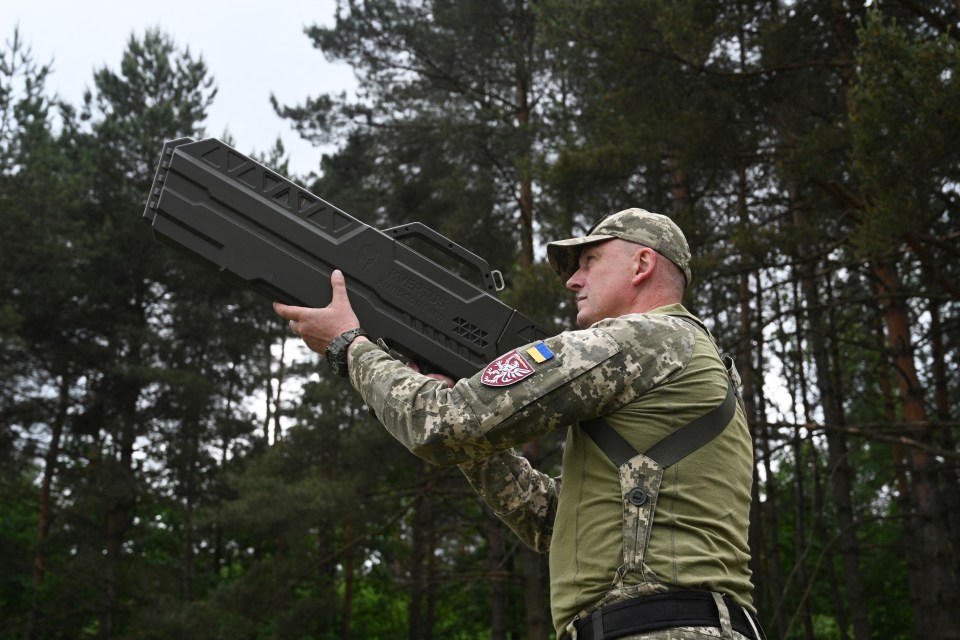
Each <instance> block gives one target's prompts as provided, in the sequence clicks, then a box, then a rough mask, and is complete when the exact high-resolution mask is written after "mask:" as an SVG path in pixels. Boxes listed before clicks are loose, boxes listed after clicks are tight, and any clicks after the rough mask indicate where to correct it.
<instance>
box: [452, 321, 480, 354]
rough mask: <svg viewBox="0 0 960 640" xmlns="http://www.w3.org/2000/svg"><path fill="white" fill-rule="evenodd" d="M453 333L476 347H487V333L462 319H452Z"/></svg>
mask: <svg viewBox="0 0 960 640" xmlns="http://www.w3.org/2000/svg"><path fill="white" fill-rule="evenodd" d="M453 332H454V333H455V334H457V335H458V336H460V337H462V338H466V339H467V340H469V341H470V342H472V343H473V344H475V345H477V346H478V347H486V346H487V332H486V331H484V330H483V329H481V328H480V327H478V326H476V325H474V324H473V323H471V322H468V321H467V320H465V319H463V318H454V319H453Z"/></svg>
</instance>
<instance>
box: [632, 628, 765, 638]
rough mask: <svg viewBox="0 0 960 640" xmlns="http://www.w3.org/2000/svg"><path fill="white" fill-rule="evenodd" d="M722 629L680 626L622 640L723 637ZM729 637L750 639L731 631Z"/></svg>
mask: <svg viewBox="0 0 960 640" xmlns="http://www.w3.org/2000/svg"><path fill="white" fill-rule="evenodd" d="M722 637H723V636H721V635H720V629H718V628H716V627H679V628H677V629H661V630H660V631H652V632H650V633H644V634H643V635H639V636H625V637H624V638H623V639H622V640H702V639H703V638H722ZM727 637H728V638H733V639H734V640H748V639H747V637H746V636H744V635H741V634H739V633H737V632H736V631H731V632H730V635H729V636H727Z"/></svg>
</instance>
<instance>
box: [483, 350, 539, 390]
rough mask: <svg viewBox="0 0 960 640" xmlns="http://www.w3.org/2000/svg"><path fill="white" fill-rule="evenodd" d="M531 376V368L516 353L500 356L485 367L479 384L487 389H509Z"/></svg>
mask: <svg viewBox="0 0 960 640" xmlns="http://www.w3.org/2000/svg"><path fill="white" fill-rule="evenodd" d="M532 375H533V367H531V366H530V365H529V364H527V361H526V360H524V359H523V356H521V355H520V354H519V353H517V352H516V351H511V352H510V353H508V354H506V355H503V356H500V357H499V358H497V359H496V360H494V361H493V362H491V363H490V364H488V365H487V368H486V369H484V370H483V374H482V375H481V376H480V382H482V383H483V384H485V385H486V386H488V387H509V386H510V385H512V384H514V383H516V382H520V381H521V380H523V379H524V378H527V377H529V376H532Z"/></svg>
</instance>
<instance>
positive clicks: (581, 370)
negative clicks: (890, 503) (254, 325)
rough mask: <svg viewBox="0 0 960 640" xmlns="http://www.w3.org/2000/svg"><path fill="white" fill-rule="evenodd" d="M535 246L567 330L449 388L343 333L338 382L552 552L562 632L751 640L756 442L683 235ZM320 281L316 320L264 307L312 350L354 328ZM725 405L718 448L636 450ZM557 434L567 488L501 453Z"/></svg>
mask: <svg viewBox="0 0 960 640" xmlns="http://www.w3.org/2000/svg"><path fill="white" fill-rule="evenodd" d="M547 251H548V254H547V255H548V259H549V261H550V266H551V267H552V268H553V270H554V271H555V272H556V273H557V274H558V275H560V276H561V277H562V278H565V279H566V285H567V288H568V289H570V290H572V291H573V292H574V293H575V295H576V300H577V324H578V325H579V326H580V330H579V331H568V332H564V333H562V334H560V335H558V336H555V337H553V338H550V339H547V340H544V341H542V342H540V343H537V344H534V345H530V346H529V348H528V347H524V348H521V349H517V350H516V351H513V352H511V353H509V354H505V355H504V356H502V357H500V358H498V359H497V360H495V361H494V362H492V363H490V365H489V366H487V367H486V369H484V371H482V372H480V373H477V374H476V375H475V376H473V377H471V378H468V379H464V380H460V381H457V382H456V383H454V381H452V380H449V379H447V380H443V379H436V378H438V377H437V376H434V377H428V376H423V375H420V374H419V373H417V372H415V371H413V370H411V369H410V368H409V367H407V366H406V365H404V364H403V363H401V362H399V361H397V360H395V359H394V358H392V357H391V356H390V355H389V354H388V353H387V352H386V351H384V350H383V349H381V348H380V347H379V346H377V345H376V344H374V343H372V342H370V341H369V340H367V339H366V338H365V337H363V336H360V337H357V338H355V339H352V338H353V336H354V335H355V334H354V333H350V334H348V339H352V342H351V343H350V344H349V348H348V352H347V363H348V370H349V376H350V381H351V383H352V384H353V385H354V387H356V389H357V390H358V391H359V392H360V394H361V395H362V396H363V398H364V400H365V401H366V402H367V403H368V404H369V405H370V406H371V407H372V408H373V410H374V411H375V413H376V415H377V417H378V418H379V419H380V421H381V422H382V423H383V425H384V426H385V427H386V428H387V429H388V430H389V431H390V433H391V434H392V435H393V436H394V437H396V438H397V439H398V440H399V441H400V442H401V443H403V445H404V446H406V447H407V448H408V449H409V450H410V451H412V452H413V453H415V454H416V455H418V456H420V457H422V458H424V459H426V460H428V461H430V462H433V463H436V464H458V465H459V466H460V468H461V470H462V471H463V473H464V474H465V475H466V477H467V479H468V480H469V481H470V483H471V484H472V485H473V487H474V489H475V490H476V491H477V493H478V494H479V495H480V496H481V497H482V498H483V499H484V500H485V501H486V502H487V503H488V504H489V505H490V506H491V507H492V508H493V509H494V510H495V511H496V512H497V514H498V515H499V516H500V518H501V519H502V520H503V521H504V522H506V523H507V524H508V525H509V526H510V527H511V529H513V531H514V532H516V534H517V535H518V536H519V537H520V538H521V539H522V540H523V541H524V542H526V543H527V544H528V545H529V546H531V547H532V548H534V549H536V550H538V551H541V552H544V553H546V552H549V554H550V582H551V592H550V593H551V609H552V613H553V621H554V626H555V628H556V630H557V635H558V637H572V638H623V637H627V638H657V639H674V638H676V639H681V638H684V639H685V638H708V637H713V638H737V639H742V638H761V637H762V631H761V630H760V629H759V625H757V624H756V620H755V618H754V613H755V612H754V609H753V605H752V600H751V590H752V585H751V582H750V571H749V569H748V562H749V558H750V555H749V548H748V545H747V527H748V517H749V508H750V487H751V481H752V470H753V464H752V456H753V451H752V444H751V438H750V435H749V432H748V429H747V425H746V420H745V418H744V414H743V410H742V407H741V406H740V403H739V401H736V402H732V403H731V402H729V400H730V399H731V398H732V397H733V396H732V389H733V386H732V385H735V384H736V383H737V382H738V380H737V378H736V373H735V371H732V372H728V369H727V368H726V367H725V366H724V363H723V362H722V360H721V358H720V356H719V355H718V353H717V350H716V346H715V344H714V342H713V339H712V337H710V335H709V333H708V332H707V331H706V329H705V328H704V327H703V325H702V323H701V322H700V321H699V320H698V319H696V318H695V317H694V316H692V315H691V314H690V313H689V312H688V311H687V310H686V309H685V308H684V307H683V306H682V305H681V304H680V302H681V299H682V296H683V292H684V290H685V287H686V286H687V285H688V284H689V282H690V278H691V273H690V251H689V248H688V246H687V242H686V239H685V238H684V236H683V233H682V232H681V231H680V229H679V228H678V227H677V226H676V225H675V224H674V223H673V222H672V221H671V220H670V219H669V218H667V217H665V216H662V215H659V214H654V213H650V212H648V211H644V210H642V209H627V210H625V211H621V212H619V213H616V214H613V215H611V216H608V217H607V218H605V219H604V220H602V221H601V222H600V223H599V224H598V225H596V226H595V227H594V228H593V229H591V231H590V232H589V233H588V234H587V235H586V236H584V237H580V238H573V239H570V240H562V241H557V242H552V243H549V244H548V245H547ZM331 282H332V284H333V291H334V293H333V300H332V302H331V304H330V305H329V306H328V307H326V308H324V309H307V308H302V307H289V306H285V305H280V304H277V305H275V309H276V311H277V313H279V314H280V315H281V316H283V317H284V318H286V319H288V320H290V326H291V329H292V330H293V331H294V332H296V333H297V334H299V335H300V336H301V337H302V338H303V339H304V341H305V342H306V344H307V345H308V346H309V347H310V348H311V349H313V350H314V351H318V352H320V353H324V351H325V349H326V348H327V346H328V345H329V344H330V343H331V341H333V340H334V339H335V338H337V337H338V336H341V335H342V334H344V333H346V332H348V331H350V330H354V329H356V328H357V327H358V326H359V323H358V321H357V318H356V316H355V315H354V313H353V310H352V308H351V307H350V303H349V299H348V297H347V292H346V286H345V283H344V280H343V275H342V274H341V273H340V272H339V271H336V272H334V274H333V276H332V278H331ZM731 377H732V379H733V382H732V383H731ZM725 396H726V397H727V401H726V402H727V404H728V406H729V407H730V413H729V414H727V415H726V416H725V417H724V418H723V420H722V424H720V427H721V430H720V431H719V434H718V435H716V436H715V437H713V436H711V439H710V440H709V441H708V442H706V443H705V444H702V445H698V447H699V448H696V449H695V450H692V451H690V452H685V453H684V454H683V456H684V457H682V459H679V460H678V461H675V462H674V461H671V462H670V463H669V464H663V465H661V463H660V462H658V461H657V460H656V459H654V458H653V457H648V456H647V455H646V454H650V456H653V453H652V451H653V450H654V449H656V447H654V445H656V444H658V443H659V442H660V441H661V440H663V439H664V438H665V437H666V436H668V435H670V434H672V433H674V432H676V431H678V430H680V428H681V427H683V426H684V425H688V424H689V423H691V422H695V421H696V420H697V418H698V417H700V416H702V415H704V414H705V413H708V412H710V411H711V410H714V412H715V410H716V407H717V406H718V405H721V404H723V403H724V402H725V401H724V397H725ZM730 415H732V418H730V417H729V416H730ZM600 416H602V421H603V422H605V424H606V425H607V426H608V427H610V428H612V430H613V431H614V432H615V435H616V437H618V438H620V439H621V440H625V441H626V442H625V444H626V445H627V447H628V449H627V450H628V451H629V453H628V454H627V455H626V456H624V460H623V461H618V462H614V460H613V458H612V457H611V456H610V454H609V453H608V451H607V449H606V448H603V447H600V446H598V443H599V442H600V440H599V439H597V438H599V436H593V435H591V434H593V431H591V430H590V429H588V428H587V427H588V426H589V425H590V423H591V422H596V421H597V420H596V419H597V418H598V417H600ZM560 428H565V429H567V440H566V446H565V448H564V455H563V476H562V483H561V479H560V478H552V477H549V476H546V475H545V474H541V473H539V472H538V471H536V470H534V469H533V468H532V467H531V466H530V465H529V463H528V462H527V461H526V460H525V459H524V458H523V457H521V456H518V455H515V454H514V453H513V451H512V448H513V447H514V446H516V445H520V444H522V443H524V442H526V441H528V440H531V439H533V438H537V437H539V436H541V435H544V434H546V433H549V432H551V431H553V430H555V429H560ZM686 431H687V432H688V433H689V432H690V430H689V429H688V430H686ZM638 452H646V454H644V453H638ZM634 454H635V455H634Z"/></svg>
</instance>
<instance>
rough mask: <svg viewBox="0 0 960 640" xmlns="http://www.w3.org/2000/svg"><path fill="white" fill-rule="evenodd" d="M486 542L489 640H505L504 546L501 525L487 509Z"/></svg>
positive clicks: (506, 574) (505, 581) (505, 586)
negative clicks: (487, 546) (488, 555)
mask: <svg viewBox="0 0 960 640" xmlns="http://www.w3.org/2000/svg"><path fill="white" fill-rule="evenodd" d="M484 513H486V515H487V541H488V543H489V545H490V559H489V563H488V565H489V572H490V573H489V575H490V640H507V584H506V583H507V576H508V575H509V572H508V571H507V570H506V568H505V565H506V545H505V544H504V541H503V523H502V522H500V518H498V517H497V516H496V514H495V513H494V512H493V511H492V510H490V509H489V508H487V507H484Z"/></svg>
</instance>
